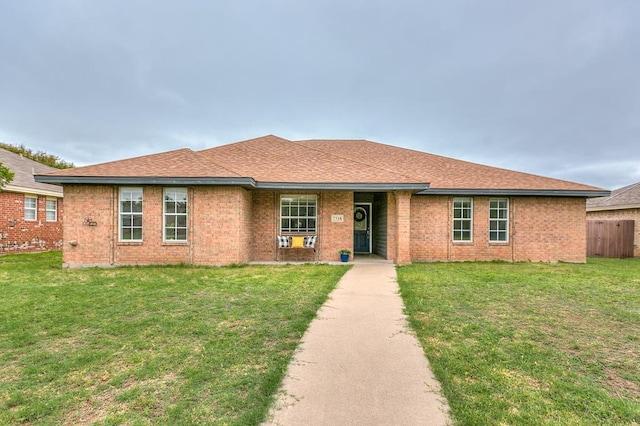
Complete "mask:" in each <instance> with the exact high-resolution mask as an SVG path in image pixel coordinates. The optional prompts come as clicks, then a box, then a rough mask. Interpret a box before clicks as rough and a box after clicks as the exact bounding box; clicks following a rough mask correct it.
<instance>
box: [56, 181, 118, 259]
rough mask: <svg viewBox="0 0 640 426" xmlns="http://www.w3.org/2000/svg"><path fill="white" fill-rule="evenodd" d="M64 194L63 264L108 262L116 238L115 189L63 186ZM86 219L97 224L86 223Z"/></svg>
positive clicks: (116, 198) (107, 187)
mask: <svg viewBox="0 0 640 426" xmlns="http://www.w3.org/2000/svg"><path fill="white" fill-rule="evenodd" d="M64 196H65V202H66V209H65V221H64V246H63V250H62V259H63V262H64V264H65V265H67V266H79V265H87V266H90V265H111V264H112V263H113V244H114V241H115V238H116V237H117V223H118V222H117V211H118V210H117V202H118V197H117V189H116V188H113V187H111V186H81V185H65V186H64ZM85 219H90V220H91V221H92V222H94V223H95V224H96V225H95V226H87V225H85V224H84V223H85Z"/></svg>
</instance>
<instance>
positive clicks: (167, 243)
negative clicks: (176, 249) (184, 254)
mask: <svg viewBox="0 0 640 426" xmlns="http://www.w3.org/2000/svg"><path fill="white" fill-rule="evenodd" d="M162 245H163V246H186V245H188V242H187V241H163V242H162Z"/></svg>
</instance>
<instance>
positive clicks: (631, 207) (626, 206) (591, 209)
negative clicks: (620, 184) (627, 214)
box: [587, 204, 640, 212]
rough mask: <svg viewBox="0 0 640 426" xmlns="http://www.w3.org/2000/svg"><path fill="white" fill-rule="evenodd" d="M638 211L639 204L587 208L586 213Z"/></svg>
mask: <svg viewBox="0 0 640 426" xmlns="http://www.w3.org/2000/svg"><path fill="white" fill-rule="evenodd" d="M631 209H640V204H618V205H616V206H592V207H590V206H587V211H588V212H601V211H606V210H631Z"/></svg>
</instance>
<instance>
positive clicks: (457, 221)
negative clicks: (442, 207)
mask: <svg viewBox="0 0 640 426" xmlns="http://www.w3.org/2000/svg"><path fill="white" fill-rule="evenodd" d="M472 235H473V200H472V199H471V198H454V199H453V241H456V242H460V241H472Z"/></svg>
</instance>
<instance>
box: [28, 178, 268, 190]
mask: <svg viewBox="0 0 640 426" xmlns="http://www.w3.org/2000/svg"><path fill="white" fill-rule="evenodd" d="M34 178H35V180H36V182H42V183H59V184H63V185H64V184H89V185H190V186H204V185H223V186H241V187H243V188H247V189H252V188H255V187H256V182H255V180H253V179H252V178H243V177H161V176H54V175H35V176H34Z"/></svg>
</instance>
